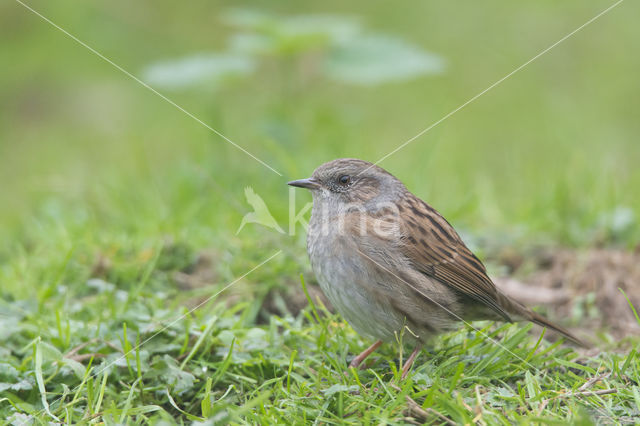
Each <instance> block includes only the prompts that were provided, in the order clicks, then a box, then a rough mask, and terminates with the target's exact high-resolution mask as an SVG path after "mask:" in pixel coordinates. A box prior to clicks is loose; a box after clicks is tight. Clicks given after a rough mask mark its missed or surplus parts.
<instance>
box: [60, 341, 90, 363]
mask: <svg viewBox="0 0 640 426" xmlns="http://www.w3.org/2000/svg"><path fill="white" fill-rule="evenodd" d="M97 341H98V339H95V338H94V339H91V340H87V341H86V342H84V343H81V344H79V345H78V346H76V347H75V348H73V349H71V350H70V351H69V352H67V353H66V354H64V358H72V357H73V356H74V355H75V354H77V353H78V351H80V350H82V349H84V348H85V347H87V346H88V345H90V344H92V343H95V342H97ZM72 359H73V358H72Z"/></svg>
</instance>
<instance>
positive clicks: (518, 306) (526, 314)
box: [500, 294, 590, 348]
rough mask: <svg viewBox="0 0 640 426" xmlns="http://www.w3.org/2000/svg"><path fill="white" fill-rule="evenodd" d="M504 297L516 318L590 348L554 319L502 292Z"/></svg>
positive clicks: (509, 309)
mask: <svg viewBox="0 0 640 426" xmlns="http://www.w3.org/2000/svg"><path fill="white" fill-rule="evenodd" d="M500 296H502V298H504V299H506V300H504V301H503V306H505V305H506V306H508V312H509V313H512V314H513V315H514V319H516V320H527V321H531V322H533V323H535V324H538V325H539V326H541V327H546V328H549V329H551V330H553V331H555V332H557V333H560V334H561V335H562V336H564V337H566V338H567V339H568V340H570V341H571V342H573V343H575V344H576V345H578V346H582V347H583V348H588V347H590V345H589V344H588V343H586V342H585V341H584V340H582V339H580V338H578V337H576V336H575V335H574V334H573V333H571V332H570V331H569V330H567V329H566V328H564V327H562V326H561V325H558V324H556V323H554V322H553V321H551V320H549V319H547V318H545V317H544V316H542V315H540V314H539V313H537V312H534V311H532V310H531V309H529V308H527V307H526V306H524V305H523V304H522V303H520V302H518V301H516V300H513V299H512V298H510V297H508V296H506V295H504V294H501V295H500Z"/></svg>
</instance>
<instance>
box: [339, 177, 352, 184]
mask: <svg viewBox="0 0 640 426" xmlns="http://www.w3.org/2000/svg"><path fill="white" fill-rule="evenodd" d="M338 182H340V184H341V185H348V184H349V182H351V176H349V175H342V176H340V177H339V178H338Z"/></svg>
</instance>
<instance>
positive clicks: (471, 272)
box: [401, 194, 511, 321]
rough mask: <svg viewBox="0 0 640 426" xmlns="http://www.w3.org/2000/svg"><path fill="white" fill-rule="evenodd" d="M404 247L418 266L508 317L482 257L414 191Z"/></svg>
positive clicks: (404, 225) (404, 227)
mask: <svg viewBox="0 0 640 426" xmlns="http://www.w3.org/2000/svg"><path fill="white" fill-rule="evenodd" d="M405 200H406V201H405V205H404V210H405V211H407V212H411V214H408V215H403V220H402V221H401V230H402V233H403V235H404V243H405V244H404V245H402V250H403V252H404V255H405V256H406V257H407V258H408V259H409V260H410V261H411V262H412V263H413V265H414V267H415V268H416V269H418V270H419V271H420V272H422V273H423V274H425V275H427V276H429V277H432V278H435V279H436V280H438V281H439V282H441V283H442V284H445V285H447V286H449V287H451V288H452V289H454V290H456V291H458V292H460V293H461V294H463V295H465V296H468V297H471V298H473V299H475V300H477V301H479V302H482V303H484V304H485V305H487V306H488V307H490V308H491V309H493V310H494V311H495V312H496V313H498V314H499V315H500V316H502V317H503V318H504V319H505V320H506V321H511V317H510V316H509V313H508V312H506V311H505V310H504V308H503V307H502V306H500V304H499V302H498V290H497V289H496V286H495V284H493V282H492V281H491V279H490V278H489V276H488V275H487V271H486V269H485V267H484V265H483V264H482V262H480V260H479V259H478V258H477V257H476V256H475V255H474V254H473V253H472V252H471V250H469V249H468V248H467V246H466V245H465V244H464V242H463V241H462V239H461V238H460V236H459V235H458V233H457V232H456V231H455V229H453V227H452V226H451V225H450V224H449V222H447V220H446V219H445V218H444V217H442V215H440V214H439V213H438V212H437V211H436V210H435V209H433V208H432V207H431V206H429V205H428V204H427V203H425V202H424V201H422V200H420V199H418V198H417V197H415V196H414V195H412V194H408V196H407V198H406V199H405Z"/></svg>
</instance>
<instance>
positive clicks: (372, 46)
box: [326, 35, 445, 86]
mask: <svg viewBox="0 0 640 426" xmlns="http://www.w3.org/2000/svg"><path fill="white" fill-rule="evenodd" d="M444 68H445V62H444V60H443V59H442V58H441V57H440V56H438V55H435V54H433V53H429V52H427V51H424V50H422V49H420V48H419V47H416V46H413V45H411V44H409V43H407V42H405V41H403V40H401V39H399V38H395V37H391V36H382V35H365V36H361V37H356V38H353V39H350V40H345V41H343V42H342V43H340V44H339V45H338V46H337V47H336V48H334V49H333V50H332V51H331V52H330V54H329V57H328V60H327V64H326V72H327V73H328V75H329V76H330V77H332V78H334V79H336V80H339V81H342V82H344V83H350V84H357V85H363V86H369V85H376V84H381V83H386V82H391V81H402V80H407V79H410V78H415V77H419V76H422V75H429V74H439V73H442V72H443V71H444Z"/></svg>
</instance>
